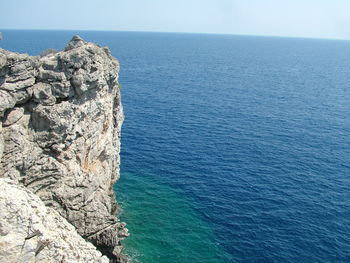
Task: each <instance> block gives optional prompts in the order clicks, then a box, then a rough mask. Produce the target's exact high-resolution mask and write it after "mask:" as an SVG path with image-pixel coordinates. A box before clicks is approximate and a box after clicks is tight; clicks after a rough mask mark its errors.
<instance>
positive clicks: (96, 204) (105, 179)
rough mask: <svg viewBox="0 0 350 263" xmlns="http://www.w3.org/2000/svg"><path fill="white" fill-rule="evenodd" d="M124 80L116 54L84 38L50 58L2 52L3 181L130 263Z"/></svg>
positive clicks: (0, 130)
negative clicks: (123, 188)
mask: <svg viewBox="0 0 350 263" xmlns="http://www.w3.org/2000/svg"><path fill="white" fill-rule="evenodd" d="M118 72H119V63H118V61H117V60H115V59H114V58H113V57H112V56H111V54H110V52H109V50H108V48H101V47H99V46H96V45H94V44H92V43H87V42H85V41H83V40H82V39H81V38H79V37H77V36H75V37H73V39H72V40H71V41H70V42H69V43H68V45H67V46H66V48H65V50H64V51H62V52H57V53H49V54H47V55H45V56H42V57H31V56H28V55H25V54H17V53H12V52H8V51H5V50H2V49H0V116H1V122H0V161H1V164H0V177H4V178H10V179H11V180H12V181H13V182H16V183H17V184H21V185H23V186H24V187H26V191H30V192H32V193H34V194H35V195H37V196H38V197H40V199H41V200H42V201H43V202H44V203H45V205H46V206H47V207H50V208H52V209H54V210H55V211H57V212H58V213H59V215H60V216H61V217H63V218H65V219H66V220H67V221H68V222H69V223H70V224H72V225H73V226H74V227H75V228H76V231H77V232H78V233H79V235H81V236H82V237H83V238H84V239H85V240H87V241H90V242H91V243H92V244H94V245H95V246H96V247H97V248H98V249H99V250H100V251H101V252H102V253H103V254H104V255H107V256H108V257H109V258H110V259H111V261H112V262H124V261H125V259H124V257H123V256H122V254H121V245H120V240H121V239H123V238H125V237H126V236H127V235H128V233H127V229H126V228H125V224H124V223H121V222H119V221H118V219H117V218H116V216H115V214H116V211H117V209H118V207H117V204H116V201H115V196H114V192H113V187H112V186H113V184H114V182H115V181H116V180H118V178H119V162H120V159H119V151H120V129H121V124H122V122H123V110H122V105H121V102H120V87H119V84H118ZM0 202H3V200H0ZM3 208H4V209H5V208H6V207H5V206H1V209H3ZM3 214H4V212H3V211H0V221H3V218H2V217H3ZM62 221H63V220H62ZM1 227H2V225H0V250H1V249H6V248H4V247H3V246H2V244H3V243H1V242H2V240H3V239H4V238H5V239H6V233H5V234H4V232H3V231H2V229H1ZM44 249H47V248H44ZM76 262H80V261H76ZM81 262H84V261H81ZM92 262H93V261H92ZM96 262H98V261H96Z"/></svg>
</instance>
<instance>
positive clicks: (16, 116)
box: [2, 107, 24, 127]
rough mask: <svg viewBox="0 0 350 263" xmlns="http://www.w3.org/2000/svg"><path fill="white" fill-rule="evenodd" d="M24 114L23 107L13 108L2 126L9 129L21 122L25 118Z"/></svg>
mask: <svg viewBox="0 0 350 263" xmlns="http://www.w3.org/2000/svg"><path fill="white" fill-rule="evenodd" d="M23 114H24V109H23V107H17V108H13V109H12V110H9V112H8V113H7V114H6V116H5V118H4V121H3V124H2V125H3V126H4V127H7V126H10V125H12V124H14V123H16V122H17V121H18V120H20V119H21V118H22V117H23Z"/></svg>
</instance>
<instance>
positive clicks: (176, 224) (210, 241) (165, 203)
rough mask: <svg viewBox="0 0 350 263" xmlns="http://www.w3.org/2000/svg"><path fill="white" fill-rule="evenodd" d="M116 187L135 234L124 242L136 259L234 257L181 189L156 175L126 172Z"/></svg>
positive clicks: (219, 259) (169, 262)
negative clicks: (220, 243) (225, 249)
mask: <svg viewBox="0 0 350 263" xmlns="http://www.w3.org/2000/svg"><path fill="white" fill-rule="evenodd" d="M115 188H116V191H117V193H119V195H118V201H119V203H120V205H121V207H122V211H121V214H120V217H121V220H122V221H126V222H128V228H129V231H130V233H131V236H130V237H129V238H127V239H126V240H125V241H123V244H124V245H125V252H126V253H127V254H128V255H130V256H131V258H132V259H133V260H134V261H135V262H164V263H172V262H213V263H215V262H225V261H227V260H228V259H229V258H230V255H228V254H227V253H226V252H225V251H223V250H222V249H220V248H219V247H218V244H217V243H216V238H215V236H214V233H213V230H212V228H211V227H210V226H209V225H208V223H207V222H205V221H204V220H203V219H202V217H201V216H200V215H199V214H198V212H196V211H195V210H194V209H193V208H192V207H191V206H190V201H189V200H187V199H186V196H185V195H184V194H183V193H181V191H179V190H176V189H173V188H171V187H170V186H168V185H166V184H164V182H162V181H161V180H159V179H158V178H157V177H155V176H151V175H145V174H131V173H123V174H122V179H121V180H120V181H119V182H118V184H117V185H116V187H115ZM209 259H210V261H208V260H209Z"/></svg>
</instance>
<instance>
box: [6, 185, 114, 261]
mask: <svg viewBox="0 0 350 263" xmlns="http://www.w3.org/2000/svg"><path fill="white" fill-rule="evenodd" d="M14 197H15V199H14ZM0 200H1V202H0V211H1V222H0V262H17V263H21V262H23V263H29V262H33V263H34V262H43V263H44V262H45V263H46V262H57V263H58V262H66V263H72V262H98V263H107V262H109V260H108V258H107V257H106V256H102V254H101V252H99V251H97V250H96V248H95V247H94V246H93V245H92V244H91V243H89V242H86V241H85V240H84V239H83V238H82V237H81V236H79V235H78V233H77V232H76V231H75V229H74V227H73V226H72V225H71V224H69V223H68V222H67V221H66V220H65V219H64V218H62V217H61V216H60V215H59V214H58V213H57V212H56V211H55V210H53V209H52V208H48V207H46V206H45V204H44V203H43V202H42V201H41V200H40V198H39V197H38V196H36V195H35V194H33V193H32V192H30V191H28V190H27V189H24V188H23V187H20V186H19V185H16V184H15V183H14V182H13V181H12V180H10V179H3V178H0ZM5 248H6V249H5Z"/></svg>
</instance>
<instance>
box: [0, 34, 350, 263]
mask: <svg viewBox="0 0 350 263" xmlns="http://www.w3.org/2000/svg"><path fill="white" fill-rule="evenodd" d="M76 33H79V34H80V35H81V36H82V37H83V38H84V39H85V40H87V41H93V42H96V43H98V44H100V45H102V46H109V47H110V49H111V51H112V53H113V55H114V56H115V57H117V58H118V59H119V61H120V63H121V72H120V83H121V85H122V100H123V104H124V110H125V116H126V119H125V122H124V126H123V130H122V152H121V159H122V166H121V180H120V181H119V182H118V183H117V184H116V189H117V193H118V196H117V199H118V202H119V203H121V205H122V212H121V218H122V220H123V221H126V222H127V223H128V228H129V230H130V233H131V236H130V237H129V238H128V239H127V240H125V241H124V245H125V246H126V251H127V252H128V253H129V255H131V257H133V259H134V260H135V261H136V262H144V263H150V262H161V263H168V262H169V263H176V262H179V263H180V262H181V263H186V262H191V263H214V262H222V263H223V262H244V263H253V262H259V263H260V262H262V263H264V262H278V263H279V262H283V263H284V262H350V41H338V40H317V39H293V38H273V37H249V36H230V35H204V34H175V33H141V32H89V31H82V32H73V31H6V30H3V37H4V39H3V40H2V41H0V47H2V48H5V49H9V50H12V51H18V52H26V53H29V54H32V55H37V54H39V53H40V52H41V51H42V50H44V49H47V48H56V49H63V47H64V46H65V44H66V43H67V42H68V41H69V39H70V38H71V37H72V36H73V35H74V34H76Z"/></svg>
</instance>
